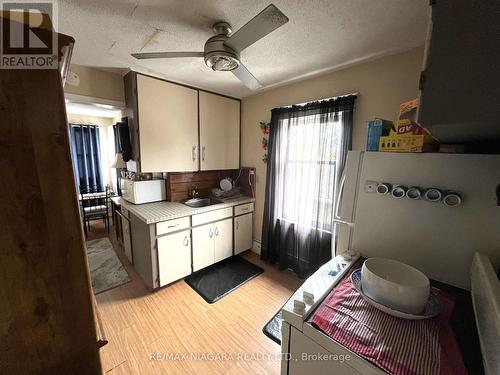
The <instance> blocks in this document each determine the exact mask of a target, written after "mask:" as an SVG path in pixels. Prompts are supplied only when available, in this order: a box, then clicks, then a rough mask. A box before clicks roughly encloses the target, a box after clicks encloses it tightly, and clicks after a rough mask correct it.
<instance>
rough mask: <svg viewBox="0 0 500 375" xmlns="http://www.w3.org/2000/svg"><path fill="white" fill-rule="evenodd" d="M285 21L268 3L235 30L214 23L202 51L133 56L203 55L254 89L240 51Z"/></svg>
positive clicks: (213, 66) (254, 81) (137, 55)
mask: <svg viewBox="0 0 500 375" xmlns="http://www.w3.org/2000/svg"><path fill="white" fill-rule="evenodd" d="M287 22H288V17H287V16H285V15H284V14H283V13H282V12H281V11H280V10H279V9H278V8H277V7H276V6H274V5H273V4H271V5H269V6H267V7H266V8H265V9H264V10H263V11H262V12H260V13H259V14H257V15H256V16H255V17H254V18H252V19H251V20H250V21H248V22H247V23H246V24H245V25H244V26H242V27H241V28H240V29H239V30H238V31H236V32H234V33H232V29H231V25H230V24H229V23H227V22H217V23H215V24H214V25H213V26H212V29H213V31H214V33H215V34H216V35H215V36H213V37H211V38H210V39H208V40H207V42H206V43H205V48H204V51H203V52H147V53H132V56H133V57H135V58H136V59H163V58H173V57H203V58H204V59H205V64H206V65H207V66H208V67H209V68H211V69H213V70H215V71H231V72H232V73H233V74H234V75H235V76H236V77H237V78H238V79H239V80H240V81H241V82H242V83H243V84H244V85H245V86H247V87H248V88H250V89H252V90H255V89H258V88H260V87H262V84H261V83H260V82H259V81H258V80H257V79H256V78H255V77H254V76H253V75H252V73H250V72H249V71H248V69H247V68H245V66H244V65H243V64H242V63H241V60H240V52H241V51H243V50H244V49H245V48H247V47H248V46H250V45H252V44H254V43H255V42H256V41H258V40H259V39H261V38H263V37H265V36H266V35H267V34H270V33H271V32H273V31H274V30H276V29H277V28H278V27H281V26H283V25H284V24H285V23H287Z"/></svg>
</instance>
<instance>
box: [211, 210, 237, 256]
mask: <svg viewBox="0 0 500 375" xmlns="http://www.w3.org/2000/svg"><path fill="white" fill-rule="evenodd" d="M214 227H215V229H214V234H215V262H216V263H217V262H219V261H221V260H223V259H226V258H229V257H230V256H231V255H233V218H232V217H231V218H229V219H226V220H221V221H218V222H216V223H215V224H214Z"/></svg>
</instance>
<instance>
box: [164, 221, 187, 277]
mask: <svg viewBox="0 0 500 375" xmlns="http://www.w3.org/2000/svg"><path fill="white" fill-rule="evenodd" d="M190 234H191V233H190V231H189V230H184V231H182V232H177V233H174V234H168V235H166V236H163V237H159V238H158V240H157V241H158V271H159V275H160V286H164V285H167V284H169V283H171V282H173V281H176V280H179V279H181V278H183V277H185V276H187V275H189V274H190V273H191V246H190V245H191V241H190Z"/></svg>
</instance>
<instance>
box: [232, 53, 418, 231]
mask: <svg viewBox="0 0 500 375" xmlns="http://www.w3.org/2000/svg"><path fill="white" fill-rule="evenodd" d="M422 59H423V48H417V49H413V50H411V51H408V52H405V53H401V54H398V55H393V56H389V57H384V58H380V59H378V60H374V61H371V62H368V63H364V64H359V65H356V66H353V67H350V68H346V69H343V70H339V71H336V72H333V73H329V74H326V75H322V76H319V77H315V78H311V79H308V80H304V81H300V82H297V83H293V84H289V85H286V86H282V87H278V88H275V89H272V90H269V91H265V92H263V93H259V94H256V95H253V96H249V97H246V98H244V99H243V101H242V132H241V137H242V139H241V162H242V165H243V166H248V167H256V169H257V171H256V173H257V183H256V185H257V186H256V198H257V202H256V210H255V220H254V238H255V239H257V240H260V238H261V230H262V213H263V208H264V193H265V186H266V164H265V163H264V162H262V155H263V154H264V151H263V150H262V146H261V141H262V136H263V134H262V132H261V130H260V128H259V122H260V121H269V120H270V117H271V113H270V110H271V109H272V108H275V107H280V106H286V105H290V104H297V103H304V102H307V101H312V100H319V99H324V98H330V97H333V96H338V95H344V94H349V93H353V92H358V99H357V101H356V107H355V111H354V129H353V148H354V149H355V150H363V149H365V146H366V135H367V121H368V120H370V119H372V118H374V117H381V118H385V119H389V120H394V119H395V118H396V116H397V114H398V111H399V104H400V103H401V102H403V101H406V100H411V99H414V98H416V97H417V95H418V80H419V76H420V70H421V66H422Z"/></svg>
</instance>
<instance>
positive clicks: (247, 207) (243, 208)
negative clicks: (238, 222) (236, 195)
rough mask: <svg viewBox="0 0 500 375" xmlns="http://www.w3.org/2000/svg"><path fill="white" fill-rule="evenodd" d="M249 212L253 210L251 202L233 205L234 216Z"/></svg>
mask: <svg viewBox="0 0 500 375" xmlns="http://www.w3.org/2000/svg"><path fill="white" fill-rule="evenodd" d="M249 212H253V202H252V203H247V204H242V205H240V206H235V207H234V216H238V215H243V214H247V213H249Z"/></svg>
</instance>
